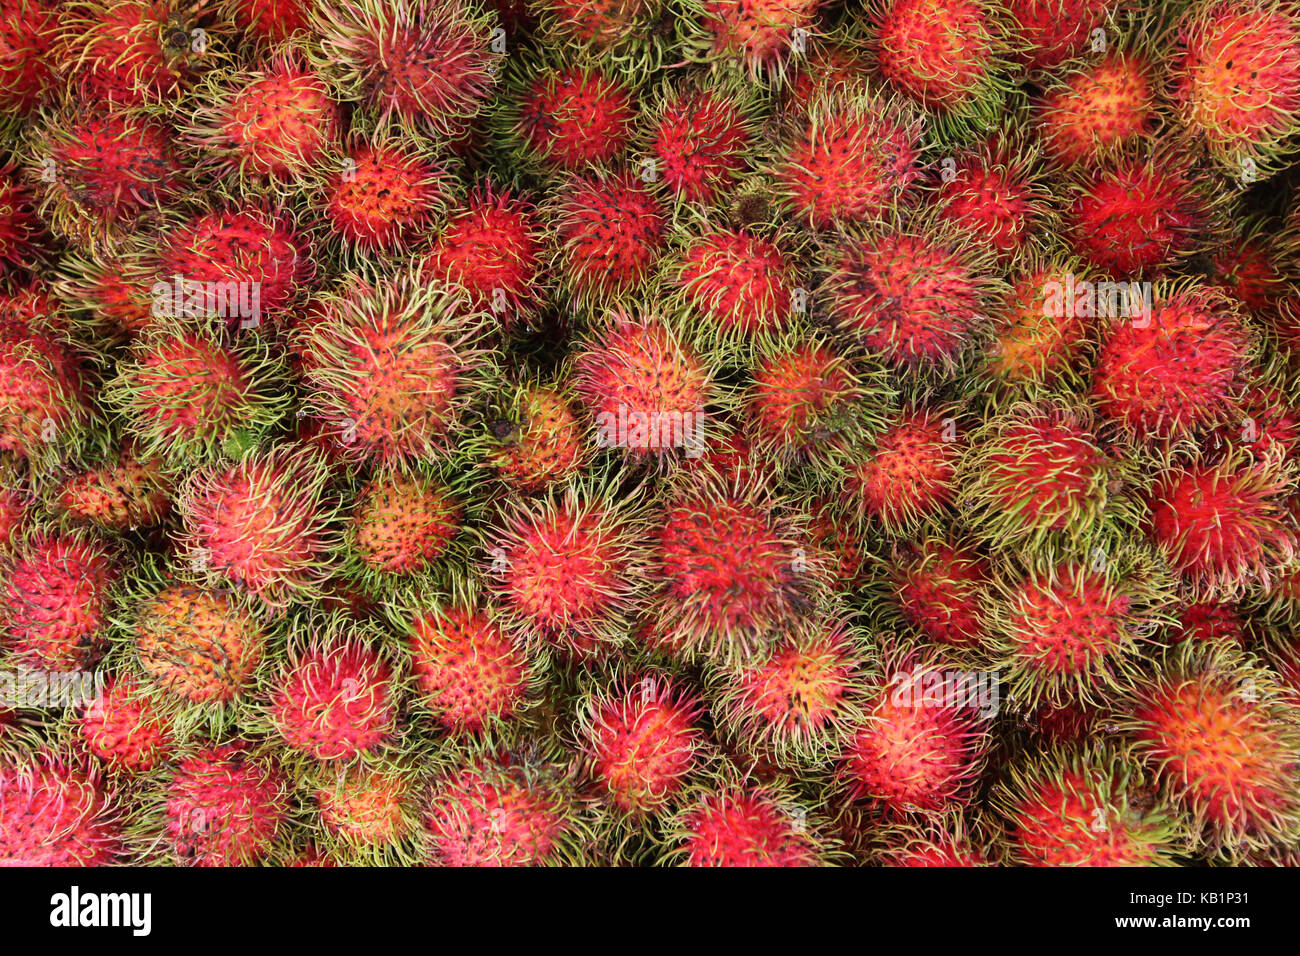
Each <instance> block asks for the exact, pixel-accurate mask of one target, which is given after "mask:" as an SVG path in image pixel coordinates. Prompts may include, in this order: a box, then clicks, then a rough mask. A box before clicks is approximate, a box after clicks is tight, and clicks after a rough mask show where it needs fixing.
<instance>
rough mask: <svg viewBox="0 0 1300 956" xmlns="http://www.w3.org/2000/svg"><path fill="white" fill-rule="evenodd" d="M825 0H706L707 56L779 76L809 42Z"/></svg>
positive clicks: (751, 72)
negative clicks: (734, 61) (815, 20)
mask: <svg viewBox="0 0 1300 956" xmlns="http://www.w3.org/2000/svg"><path fill="white" fill-rule="evenodd" d="M824 3H825V0H703V12H702V23H703V27H704V31H705V34H706V37H707V39H706V40H704V44H707V46H706V48H705V49H702V50H701V54H702V56H703V58H704V59H709V60H713V59H717V58H727V59H735V60H738V61H740V63H741V64H742V65H743V67H744V69H745V71H746V72H747V73H748V74H749V76H750V77H751V78H755V79H757V78H760V77H762V76H764V75H769V76H776V77H781V76H783V75H784V74H785V72H786V70H787V69H788V68H789V63H790V61H791V60H792V59H793V58H794V57H795V56H796V55H797V54H798V53H799V52H801V50H802V46H803V45H806V44H807V40H808V37H809V35H810V34H811V33H812V32H813V27H814V23H813V19H814V17H815V16H816V15H817V12H818V10H819V8H820V7H822V6H823V4H824Z"/></svg>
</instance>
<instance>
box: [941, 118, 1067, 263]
mask: <svg viewBox="0 0 1300 956" xmlns="http://www.w3.org/2000/svg"><path fill="white" fill-rule="evenodd" d="M1036 160H1037V157H1036V156H1035V155H1034V154H1033V153H1031V152H1030V151H1029V150H1028V149H1026V147H1025V146H1024V144H1023V143H1021V142H1019V141H1018V137H1016V136H1014V135H1008V134H1007V133H1005V132H1002V133H1000V134H994V135H993V136H990V137H989V138H988V139H986V140H984V141H983V142H981V143H980V144H979V145H978V146H977V147H975V148H973V149H971V150H968V151H966V152H964V153H961V154H959V155H958V156H957V157H955V158H954V159H953V161H952V165H951V166H949V167H947V172H941V174H940V183H939V189H938V193H937V196H936V199H937V202H938V204H939V209H940V212H939V217H940V219H942V220H944V221H946V222H949V223H951V224H953V225H954V226H956V227H957V229H958V230H960V231H962V232H966V233H970V234H972V235H974V236H975V237H977V241H979V242H981V243H983V244H985V245H988V246H989V247H991V249H992V252H993V255H994V256H995V257H996V259H997V261H998V262H999V263H1000V264H1005V263H1007V262H1009V261H1010V260H1012V259H1013V258H1015V257H1016V256H1017V255H1018V254H1019V253H1021V252H1023V251H1024V250H1025V249H1026V248H1027V247H1028V246H1029V244H1030V242H1031V241H1032V239H1033V237H1034V234H1035V233H1037V232H1039V231H1041V230H1042V229H1043V228H1044V223H1043V220H1044V218H1045V216H1046V214H1047V209H1048V206H1047V193H1046V190H1045V189H1044V188H1043V186H1042V185H1040V183H1039V182H1038V169H1037V161H1036Z"/></svg>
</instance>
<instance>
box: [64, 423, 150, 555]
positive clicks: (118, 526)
mask: <svg viewBox="0 0 1300 956" xmlns="http://www.w3.org/2000/svg"><path fill="white" fill-rule="evenodd" d="M173 486H174V483H173V481H172V479H171V478H170V477H169V476H168V475H167V474H166V473H165V472H164V470H163V464H162V462H161V461H160V460H159V459H157V458H152V457H148V456H142V455H140V454H139V453H138V452H137V450H136V448H135V447H134V444H133V443H132V442H130V441H124V442H122V443H121V444H120V446H119V448H118V450H117V452H116V454H114V455H112V456H110V457H109V458H108V459H107V460H106V461H103V462H100V463H98V464H95V465H91V466H82V467H80V468H78V469H77V470H75V471H73V472H72V473H71V474H69V475H68V476H67V477H66V478H65V479H63V481H61V482H60V483H59V485H58V487H57V488H56V489H55V490H54V494H53V500H52V501H51V502H50V504H49V507H50V508H51V510H52V511H54V512H56V513H61V514H65V515H68V516H69V517H71V518H74V519H75V520H78V521H88V522H90V523H92V524H95V525H98V526H99V527H101V528H105V529H108V530H111V531H117V532H119V533H120V532H123V531H126V530H128V529H129V530H135V529H136V528H138V527H151V526H153V525H157V524H160V523H161V522H162V521H163V519H164V518H166V517H167V515H168V514H169V513H170V511H171V499H172V490H173Z"/></svg>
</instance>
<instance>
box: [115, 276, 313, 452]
mask: <svg viewBox="0 0 1300 956" xmlns="http://www.w3.org/2000/svg"><path fill="white" fill-rule="evenodd" d="M170 291H171V289H170V288H169V289H168V294H170ZM206 325H207V323H203V322H196V321H182V322H176V321H172V320H169V319H160V320H159V321H158V322H157V323H156V324H155V325H154V326H152V327H151V328H150V329H148V330H147V331H146V332H145V333H143V334H141V335H140V336H139V337H138V338H137V339H136V341H135V342H134V343H133V345H132V347H131V351H130V353H129V355H128V356H126V357H125V358H124V360H123V361H122V362H120V364H119V365H118V369H117V375H116V377H115V378H113V379H111V380H110V381H109V382H108V383H106V385H105V387H104V390H103V393H102V399H103V401H104V402H105V404H107V405H108V406H109V407H111V408H113V409H115V410H116V411H117V412H118V413H119V414H121V415H122V417H123V419H124V420H125V422H126V428H127V430H128V432H130V434H131V435H132V436H134V438H135V440H136V442H137V443H138V445H139V448H140V450H141V452H142V453H143V454H144V455H145V456H146V457H148V458H161V459H164V460H165V461H167V462H169V463H170V464H172V465H173V466H177V465H182V464H191V463H194V462H200V461H210V460H212V459H214V458H216V457H217V456H219V455H220V454H222V453H223V452H224V451H226V450H227V448H228V446H229V444H230V442H231V441H232V440H234V439H236V438H238V437H241V436H260V435H263V434H266V433H268V432H269V431H270V430H271V429H273V428H274V427H275V425H276V424H277V423H278V422H279V421H280V419H281V418H282V417H283V416H284V414H285V413H286V412H287V410H288V407H289V396H288V395H287V394H286V392H285V381H286V378H287V376H286V374H285V370H284V368H283V366H282V365H281V364H280V363H279V362H278V361H277V359H276V358H274V357H273V356H272V352H271V350H270V346H269V343H268V342H267V340H265V339H264V338H261V337H259V336H255V335H249V334H247V333H240V334H238V335H237V337H234V338H233V340H232V337H230V336H226V335H223V334H222V333H220V332H216V331H213V330H211V329H210V328H207V327H205V326H206Z"/></svg>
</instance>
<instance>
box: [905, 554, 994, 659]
mask: <svg viewBox="0 0 1300 956" xmlns="http://www.w3.org/2000/svg"><path fill="white" fill-rule="evenodd" d="M991 583H992V570H991V569H990V567H989V564H988V562H987V561H986V560H985V559H984V558H983V557H982V556H981V555H980V554H979V552H978V551H976V550H975V549H974V548H972V547H970V546H968V545H963V544H958V543H953V542H947V541H943V540H939V539H928V540H925V541H922V542H920V543H919V545H918V546H917V547H916V549H915V550H914V551H913V552H912V553H911V554H908V555H907V556H906V558H905V560H903V561H900V562H897V563H896V564H895V570H894V574H893V577H892V580H891V588H892V592H893V595H894V599H895V600H896V601H897V603H898V609H899V612H900V613H901V614H902V617H903V620H905V621H906V622H907V623H908V624H910V625H911V626H912V627H915V628H916V629H917V630H918V631H920V632H921V634H922V635H923V636H924V637H925V638H926V639H927V640H929V641H933V642H935V643H937V644H946V645H948V646H950V647H957V648H981V647H983V646H984V645H985V644H986V642H987V640H988V620H987V615H986V613H985V610H984V601H985V595H986V593H987V591H988V588H989V585H990V584H991Z"/></svg>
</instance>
